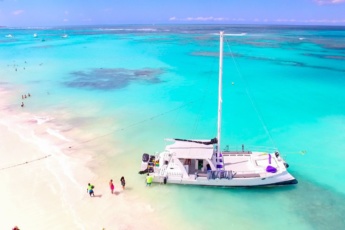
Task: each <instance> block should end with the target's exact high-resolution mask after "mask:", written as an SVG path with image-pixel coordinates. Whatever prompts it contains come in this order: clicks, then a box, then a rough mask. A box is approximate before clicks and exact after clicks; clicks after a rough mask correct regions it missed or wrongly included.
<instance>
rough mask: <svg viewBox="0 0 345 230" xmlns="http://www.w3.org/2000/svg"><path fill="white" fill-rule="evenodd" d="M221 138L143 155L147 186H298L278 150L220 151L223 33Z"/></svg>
mask: <svg viewBox="0 0 345 230" xmlns="http://www.w3.org/2000/svg"><path fill="white" fill-rule="evenodd" d="M219 60H220V61H219V92H218V93H219V94H218V97H219V98H218V136H217V138H214V139H211V140H186V139H177V138H174V139H166V140H168V141H172V142H173V143H172V144H170V145H167V146H166V148H165V150H163V151H162V152H161V153H159V154H157V155H149V154H147V153H144V154H143V156H142V163H141V171H140V172H139V173H140V174H146V173H148V176H147V178H146V180H147V183H148V184H151V182H156V183H164V184H167V183H168V184H170V183H171V184H189V185H204V186H221V187H249V186H275V185H288V184H297V180H296V179H295V178H294V177H293V176H292V175H291V174H290V173H289V172H288V171H287V168H288V167H289V165H288V164H287V163H286V162H285V161H284V159H283V158H282V156H281V154H280V153H279V152H278V151H277V150H276V149H274V150H272V149H271V150H270V149H267V150H264V151H248V150H245V149H244V145H242V150H232V151H230V150H228V149H227V150H224V151H221V150H220V143H221V142H220V141H221V135H220V134H221V132H220V130H221V110H222V95H221V94H222V69H223V32H221V33H220V53H219Z"/></svg>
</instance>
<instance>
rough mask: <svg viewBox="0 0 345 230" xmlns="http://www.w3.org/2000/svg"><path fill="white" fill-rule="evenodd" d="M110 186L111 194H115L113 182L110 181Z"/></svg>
mask: <svg viewBox="0 0 345 230" xmlns="http://www.w3.org/2000/svg"><path fill="white" fill-rule="evenodd" d="M109 186H110V191H111V194H114V189H115V186H114V184H113V180H110V182H109Z"/></svg>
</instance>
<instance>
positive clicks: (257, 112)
mask: <svg viewBox="0 0 345 230" xmlns="http://www.w3.org/2000/svg"><path fill="white" fill-rule="evenodd" d="M225 41H226V44H227V46H228V49H229V50H230V55H231V58H232V61H233V62H234V64H235V67H236V71H237V73H238V75H239V76H240V78H241V79H242V81H243V83H244V86H245V90H246V94H247V96H248V98H249V100H250V102H251V104H252V106H253V108H254V110H255V112H256V115H257V116H258V117H259V120H260V122H261V124H262V126H263V127H264V130H265V132H266V134H267V135H268V137H269V139H270V141H271V142H272V144H273V146H274V147H276V144H275V142H274V140H273V138H272V136H271V134H270V132H269V131H268V129H267V126H266V124H265V122H264V120H263V118H262V116H261V113H260V111H259V110H258V108H257V107H256V106H255V102H254V99H253V98H252V96H251V94H250V93H249V90H248V84H247V81H246V79H245V78H244V77H243V75H242V74H241V72H240V70H239V68H238V65H237V62H236V61H235V58H234V55H233V53H232V50H231V48H230V45H229V42H228V40H227V39H225Z"/></svg>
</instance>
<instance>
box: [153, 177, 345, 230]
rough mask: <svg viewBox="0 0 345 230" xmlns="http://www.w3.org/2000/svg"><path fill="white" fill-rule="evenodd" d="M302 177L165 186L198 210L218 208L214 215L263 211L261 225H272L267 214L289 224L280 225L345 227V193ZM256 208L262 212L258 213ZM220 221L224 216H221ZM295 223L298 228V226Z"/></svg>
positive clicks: (277, 221) (242, 216)
mask: <svg viewBox="0 0 345 230" xmlns="http://www.w3.org/2000/svg"><path fill="white" fill-rule="evenodd" d="M298 178H299V183H298V184H297V185H290V186H280V187H241V188H224V187H207V186H191V185H163V186H166V188H169V187H170V188H171V190H172V191H171V192H169V194H170V195H171V196H178V197H180V198H179V199H182V198H183V197H188V199H191V201H190V202H189V206H191V207H192V209H194V210H195V208H198V209H209V210H214V213H218V214H217V215H216V214H210V216H209V217H210V218H226V216H227V215H231V214H234V215H236V216H237V217H239V218H245V216H244V215H248V216H256V215H260V217H264V218H262V219H261V222H258V223H257V226H258V229H261V228H265V227H270V225H269V224H268V223H266V222H265V221H266V220H265V218H266V217H268V218H273V217H274V218H275V220H274V221H273V222H275V224H281V225H284V224H285V225H284V226H285V227H284V226H282V227H281V228H280V229H288V228H289V226H286V224H287V223H290V224H292V225H298V224H301V226H303V227H301V229H305V227H307V226H309V227H307V228H310V229H320V230H321V229H345V219H344V216H345V207H344V204H345V194H342V193H339V192H337V191H334V189H332V188H330V187H327V186H325V185H322V184H318V183H315V182H313V181H310V180H309V179H308V178H303V177H302V176H300V177H298ZM158 189H163V188H162V187H161V188H158ZM164 190H167V189H164ZM169 190H170V189H169ZM163 193H164V192H163ZM185 199H187V198H183V200H185ZM193 206H194V207H193ZM239 206H241V207H239ZM179 208H181V209H184V208H186V207H184V206H181V207H179ZM229 208H231V209H236V210H237V211H235V212H234V213H231V212H232V211H230V209H229ZM198 212H199V211H196V212H194V214H191V215H192V216H193V218H198V216H199V215H200V216H199V217H200V218H201V215H202V212H200V213H198ZM224 212H225V213H224ZM256 212H258V214H255V213H256ZM230 213H231V214H230ZM213 215H214V216H213ZM277 215H278V216H279V217H278V216H277ZM291 215H293V216H295V220H294V221H292V222H290V221H291V220H290V219H289V218H290V216H291ZM222 216H223V217H222ZM285 217H289V218H285ZM187 218H191V217H187ZM296 219H297V220H296ZM203 221H206V222H207V220H200V222H201V223H203ZM220 221H224V220H222V219H220ZM204 224H205V223H204ZM206 224H207V223H206ZM290 227H291V226H290ZM294 227H297V229H298V226H294Z"/></svg>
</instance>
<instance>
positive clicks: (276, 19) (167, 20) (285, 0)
mask: <svg viewBox="0 0 345 230" xmlns="http://www.w3.org/2000/svg"><path fill="white" fill-rule="evenodd" d="M179 23H184V24H186V23H188V24H194V23H203V24H210V23H217V24H219V23H226V24H302V25H315V24H316V25H345V0H174V1H171V0H0V26H59V25H63V26H68V25H100V24H179Z"/></svg>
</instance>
